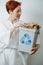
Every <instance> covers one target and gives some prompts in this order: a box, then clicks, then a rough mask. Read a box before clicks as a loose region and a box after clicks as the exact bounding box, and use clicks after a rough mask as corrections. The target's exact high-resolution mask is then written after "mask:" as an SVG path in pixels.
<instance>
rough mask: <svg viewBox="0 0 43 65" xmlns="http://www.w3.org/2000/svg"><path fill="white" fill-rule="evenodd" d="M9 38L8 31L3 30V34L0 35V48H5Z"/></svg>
mask: <svg viewBox="0 0 43 65" xmlns="http://www.w3.org/2000/svg"><path fill="white" fill-rule="evenodd" d="M9 39H10V31H7V32H5V34H2V36H1V37H0V48H6V47H7V46H8V44H9Z"/></svg>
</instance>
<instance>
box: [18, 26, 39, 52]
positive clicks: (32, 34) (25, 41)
mask: <svg viewBox="0 0 43 65" xmlns="http://www.w3.org/2000/svg"><path fill="white" fill-rule="evenodd" d="M38 33H39V30H36V29H29V28H21V27H20V28H19V45H18V50H19V51H23V52H28V53H29V52H30V51H31V48H32V47H33V46H34V45H35V43H36V41H37V37H38Z"/></svg>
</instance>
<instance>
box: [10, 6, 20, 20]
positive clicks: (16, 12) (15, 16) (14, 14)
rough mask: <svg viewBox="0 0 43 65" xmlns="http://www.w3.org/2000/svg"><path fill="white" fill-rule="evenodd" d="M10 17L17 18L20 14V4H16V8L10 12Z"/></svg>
mask: <svg viewBox="0 0 43 65" xmlns="http://www.w3.org/2000/svg"><path fill="white" fill-rule="evenodd" d="M11 15H12V17H13V19H14V20H15V19H16V20H18V19H19V18H20V16H21V6H18V7H17V8H15V9H14V10H13V12H12V14H11Z"/></svg>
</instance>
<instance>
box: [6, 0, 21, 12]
mask: <svg viewBox="0 0 43 65" xmlns="http://www.w3.org/2000/svg"><path fill="white" fill-rule="evenodd" d="M19 5H21V3H20V2H18V1H14V0H11V1H8V2H7V3H6V10H7V12H8V13H9V10H11V11H13V10H14V9H15V8H16V7H17V6H19Z"/></svg>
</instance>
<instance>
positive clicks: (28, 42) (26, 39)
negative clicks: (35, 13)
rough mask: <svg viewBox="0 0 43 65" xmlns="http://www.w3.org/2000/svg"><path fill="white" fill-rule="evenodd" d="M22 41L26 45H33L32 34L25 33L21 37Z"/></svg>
mask: <svg viewBox="0 0 43 65" xmlns="http://www.w3.org/2000/svg"><path fill="white" fill-rule="evenodd" d="M20 42H21V43H22V44H26V45H31V43H32V41H31V36H30V35H29V34H28V33H25V34H24V35H23V36H22V37H21V39H20Z"/></svg>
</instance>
